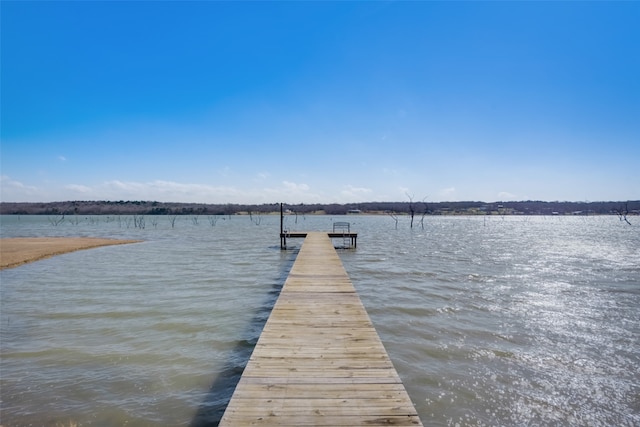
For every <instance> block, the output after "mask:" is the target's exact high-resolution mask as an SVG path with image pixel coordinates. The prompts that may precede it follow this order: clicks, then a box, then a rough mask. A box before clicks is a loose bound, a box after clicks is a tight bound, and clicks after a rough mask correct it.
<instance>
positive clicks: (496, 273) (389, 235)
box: [0, 216, 640, 426]
mask: <svg viewBox="0 0 640 427" xmlns="http://www.w3.org/2000/svg"><path fill="white" fill-rule="evenodd" d="M402 219H403V218H401V221H400V223H399V226H398V229H397V230H396V229H395V223H394V221H393V220H392V219H390V218H388V217H384V216H379V217H370V216H350V217H348V218H346V220H347V221H350V222H351V224H352V230H355V231H357V232H358V233H359V239H358V240H359V241H358V249H357V250H356V251H352V250H344V251H342V250H341V251H339V253H340V256H341V258H342V260H343V262H344V264H345V267H346V269H347V271H348V272H349V274H350V276H351V279H352V281H353V282H354V285H355V286H356V288H357V290H358V292H359V294H360V296H361V298H362V300H363V302H364V304H365V306H366V307H367V310H368V311H369V314H370V315H371V318H372V320H373V322H374V324H375V325H376V328H377V330H378V332H379V333H380V336H381V338H382V340H383V343H384V344H385V347H386V348H387V350H388V351H389V353H390V355H391V358H392V360H393V362H394V365H395V366H396V368H397V369H398V372H399V374H400V376H401V377H402V378H403V380H404V382H405V385H406V387H407V389H408V391H409V394H410V396H411V397H412V399H413V401H414V403H415V404H416V407H417V409H418V412H419V414H420V417H421V418H422V421H423V422H424V424H425V425H435V426H449V425H451V426H454V425H459V426H482V425H523V426H524V425H592V426H610V425H621V426H635V425H640V398H639V396H640V386H639V385H638V384H640V374H638V372H640V344H639V342H640V340H638V337H639V336H640V231H639V230H640V228H639V227H638V226H637V225H636V224H634V225H633V226H629V225H627V224H624V223H620V222H619V221H618V220H617V218H615V217H588V218H587V217H567V218H564V217H562V218H558V217H554V218H548V217H547V218H545V217H505V218H500V217H490V218H486V219H485V218H483V217H456V218H454V217H433V218H427V219H426V220H425V227H424V229H422V228H421V227H417V228H414V229H413V230H410V229H409V227H408V221H407V223H403V222H402ZM332 220H339V221H344V220H345V218H344V217H329V216H322V217H312V216H306V217H302V216H300V217H298V218H297V219H296V218H294V217H288V218H287V219H286V221H287V223H286V224H285V226H286V227H287V228H288V229H290V230H292V231H296V230H330V229H331V222H332ZM632 222H633V221H632ZM153 223H155V224H156V225H155V226H150V224H153ZM278 230H279V218H278V217H277V216H267V217H263V218H262V220H261V221H260V225H259V226H256V225H255V223H252V222H251V221H250V220H249V218H248V217H239V216H234V217H224V219H221V220H218V221H217V223H216V225H215V226H212V225H211V223H210V222H209V221H206V220H205V219H201V220H200V221H197V222H196V221H194V220H193V219H192V218H190V217H179V218H178V221H177V222H176V224H175V228H172V227H171V224H170V222H169V221H168V220H167V219H166V218H164V217H160V218H158V220H157V221H153V222H152V221H150V220H149V221H147V227H146V228H145V229H139V228H134V227H133V225H132V223H131V221H128V222H127V221H125V220H122V219H120V221H118V220H117V219H116V218H115V217H112V218H111V220H107V219H106V218H105V217H93V218H83V219H82V220H80V221H79V222H78V224H73V223H70V222H66V223H63V224H61V225H59V226H52V225H51V224H50V223H49V221H48V220H47V218H46V217H29V216H21V217H2V237H12V236H46V235H50V236H55V235H74V236H75V235H81V236H97V237H114V238H134V239H143V240H144V242H143V243H139V244H133V245H125V246H112V247H103V248H98V249H93V250H89V251H81V252H75V253H72V254H65V255H62V256H58V257H55V258H51V259H46V260H42V261H39V262H36V263H33V264H28V265H24V266H21V267H18V268H15V269H10V270H4V271H2V272H1V273H0V279H1V280H2V282H1V288H0V290H1V295H0V296H1V313H0V321H1V333H2V336H1V344H2V346H1V347H2V350H1V352H2V353H1V355H2V364H1V372H0V373H1V375H0V378H1V379H0V381H1V393H2V396H1V397H2V414H1V415H2V425H3V426H20V425H51V426H56V425H72V424H74V423H75V424H76V425H89V424H91V425H99V426H112V425H125V424H127V425H149V426H160V425H163V426H164V425H183V426H188V425H191V426H208V425H215V424H217V420H219V418H220V416H221V414H222V412H223V411H224V406H225V405H226V403H227V402H228V399H229V398H230V395H231V392H232V390H233V388H234V387H235V383H236V382H237V379H238V378H239V375H240V374H241V372H242V369H243V367H244V364H245V363H246V360H247V359H248V357H249V355H250V352H251V350H252V347H253V345H254V344H255V342H256V340H257V338H258V336H259V334H260V331H261V328H262V325H263V324H264V322H265V321H266V319H267V317H268V315H269V312H270V310H271V307H272V306H273V303H274V301H275V299H276V298H277V295H278V292H279V289H280V287H281V286H282V284H283V282H284V280H285V278H286V275H287V272H288V271H289V268H290V267H291V264H292V263H293V260H294V258H295V250H288V251H280V250H279V240H278V236H277V233H278ZM291 243H293V244H294V245H298V246H299V244H300V243H301V240H300V241H295V240H294V241H292V242H291ZM338 243H340V242H338Z"/></svg>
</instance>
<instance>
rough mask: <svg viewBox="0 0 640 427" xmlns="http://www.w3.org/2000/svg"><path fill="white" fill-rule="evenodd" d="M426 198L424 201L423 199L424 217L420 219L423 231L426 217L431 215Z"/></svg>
mask: <svg viewBox="0 0 640 427" xmlns="http://www.w3.org/2000/svg"><path fill="white" fill-rule="evenodd" d="M427 197H429V196H426V197H425V198H424V199H422V203H424V211H423V212H422V217H421V218H420V225H421V226H422V229H423V230H424V217H425V216H426V215H427V214H428V213H429V205H427V202H425V200H427Z"/></svg>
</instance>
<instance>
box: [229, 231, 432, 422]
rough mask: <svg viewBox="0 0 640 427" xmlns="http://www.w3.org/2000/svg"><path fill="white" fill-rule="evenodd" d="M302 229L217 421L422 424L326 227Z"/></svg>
mask: <svg viewBox="0 0 640 427" xmlns="http://www.w3.org/2000/svg"><path fill="white" fill-rule="evenodd" d="M300 234H303V233H300ZM304 234H305V235H306V238H305V240H304V242H303V244H302V247H301V248H300V252H299V254H298V256H297V258H296V261H295V263H294V265H293V267H292V269H291V272H290V274H289V276H288V277H287V280H286V281H285V284H284V286H283V288H282V291H281V294H280V296H279V298H278V301H277V302H276V304H275V306H274V308H273V310H272V312H271V315H270V317H269V319H268V320H267V323H266V324H265V327H264V330H263V332H262V334H261V335H260V338H259V340H258V343H257V344H256V347H255V349H254V351H253V354H252V355H251V358H250V360H249V363H248V364H247V366H246V368H245V370H244V372H243V374H242V378H241V379H240V382H239V383H238V386H237V387H236V390H235V392H234V394H233V396H232V398H231V401H230V403H229V406H228V407H227V409H226V411H225V413H224V416H223V418H222V420H221V422H220V426H222V427H229V426H245V425H247V426H250V425H274V426H275V425H278V426H358V425H360V426H363V425H368V426H371V425H374V426H375V425H398V426H416V425H417V426H420V425H422V424H421V422H420V419H419V418H418V415H417V412H416V410H415V408H414V406H413V404H412V403H411V399H410V398H409V396H408V394H407V392H406V390H405V388H404V386H403V385H402V381H401V380H400V378H399V376H398V374H397V372H396V370H395V368H394V367H393V364H392V363H391V360H390V359H389V356H388V355H387V353H386V351H385V349H384V346H383V345H382V342H381V341H380V338H379V336H378V334H377V332H376V331H375V329H374V327H373V324H372V323H371V320H370V319H369V315H368V314H367V312H366V310H365V309H364V306H363V305H362V302H361V301H360V298H359V297H358V295H357V293H356V291H355V288H354V287H353V284H352V283H351V280H350V279H349V277H348V275H347V273H346V271H345V270H344V267H343V266H342V262H341V261H340V258H339V257H338V254H337V253H336V251H335V249H334V248H333V245H332V243H331V240H330V238H329V236H328V234H327V233H314V232H310V233H304Z"/></svg>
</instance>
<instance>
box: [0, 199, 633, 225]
mask: <svg viewBox="0 0 640 427" xmlns="http://www.w3.org/2000/svg"><path fill="white" fill-rule="evenodd" d="M283 209H284V211H285V212H286V213H289V214H292V215H321V214H326V215H348V214H354V215H357V214H364V215H386V214H397V215H411V213H412V212H413V214H414V215H416V216H423V215H501V216H502V215H620V214H624V215H640V200H627V201H599V202H558V201H556V202H545V201H535V200H527V201H518V202H514V201H509V202H490V203H487V202H478V201H464V202H430V201H429V200H426V199H425V200H417V201H416V200H412V201H405V202H361V203H346V204H337V203H328V204H319V203H316V204H304V203H300V204H283ZM0 214H3V215H48V216H50V217H52V220H53V219H56V218H53V217H61V216H65V217H66V218H68V219H71V218H74V217H77V216H79V215H176V216H177V215H209V216H214V215H226V216H228V215H267V214H278V215H279V214H280V203H267V204H232V203H227V204H207V203H174V202H155V201H122V200H121V201H63V202H47V203H34V202H24V203H23V202H0ZM57 219H59V218H57Z"/></svg>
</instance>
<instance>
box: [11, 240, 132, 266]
mask: <svg viewBox="0 0 640 427" xmlns="http://www.w3.org/2000/svg"><path fill="white" fill-rule="evenodd" d="M137 242H140V240H116V239H102V238H94V237H17V238H7V239H0V270H3V269H5V268H12V267H17V266H19V265H22V264H26V263H28V262H33V261H37V260H39V259H43V258H49V257H52V256H54V255H60V254H64V253H67V252H73V251H79V250H81V249H91V248H97V247H99V246H109V245H123V244H127V243H137Z"/></svg>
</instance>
